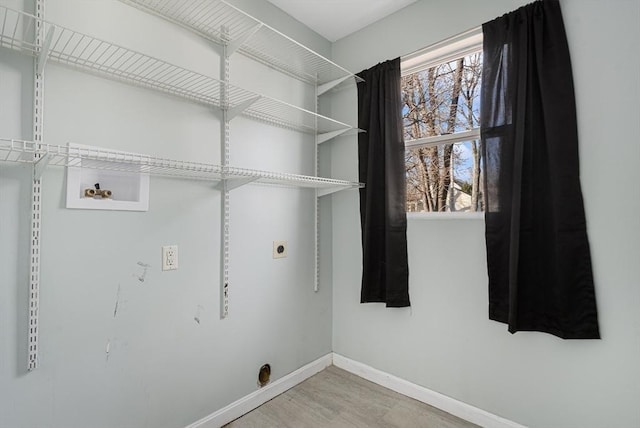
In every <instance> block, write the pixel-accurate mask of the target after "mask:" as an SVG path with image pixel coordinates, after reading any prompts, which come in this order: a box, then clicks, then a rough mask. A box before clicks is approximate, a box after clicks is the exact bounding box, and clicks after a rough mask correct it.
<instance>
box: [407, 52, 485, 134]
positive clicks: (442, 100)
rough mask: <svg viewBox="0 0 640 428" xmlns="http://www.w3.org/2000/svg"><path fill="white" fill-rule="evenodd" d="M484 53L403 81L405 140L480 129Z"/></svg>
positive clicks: (413, 75)
mask: <svg viewBox="0 0 640 428" xmlns="http://www.w3.org/2000/svg"><path fill="white" fill-rule="evenodd" d="M481 73H482V53H481V52H479V53H475V54H471V55H468V56H466V57H464V58H460V59H458V60H456V61H451V62H448V63H444V64H440V65H438V66H435V67H432V68H429V69H428V70H424V71H420V72H417V73H415V74H411V75H408V76H404V77H403V78H402V81H401V84H402V97H403V106H402V116H403V121H404V139H405V141H409V140H416V139H418V138H424V137H433V136H437V135H443V134H452V133H455V132H460V131H465V130H469V129H473V128H477V127H478V126H479V119H480V117H479V110H480V84H481Z"/></svg>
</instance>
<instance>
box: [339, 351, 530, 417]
mask: <svg viewBox="0 0 640 428" xmlns="http://www.w3.org/2000/svg"><path fill="white" fill-rule="evenodd" d="M333 365H335V366H336V367H339V368H341V369H343V370H346V371H348V372H350V373H353V374H355V375H356V376H360V377H361V378H364V379H367V380H369V381H371V382H373V383H377V384H378V385H381V386H384V387H385V388H388V389H391V390H393V391H396V392H398V393H400V394H402V395H406V396H407V397H411V398H413V399H415V400H418V401H421V402H423V403H425V404H429V405H430V406H433V407H436V408H438V409H440V410H443V411H445V412H447V413H450V414H452V415H454V416H457V417H459V418H461V419H464V420H466V421H469V422H471V423H474V424H476V425H480V426H481V427H485V428H527V427H525V426H524V425H520V424H518V423H516V422H513V421H510V420H508V419H505V418H502V417H500V416H497V415H494V414H493V413H489V412H487V411H485V410H482V409H479V408H477V407H474V406H472V405H470V404H467V403H463V402H462V401H458V400H456V399H454V398H451V397H448V396H446V395H443V394H440V393H439V392H436V391H432V390H430V389H428V388H425V387H423V386H420V385H416V384H414V383H411V382H409V381H406V380H404V379H401V378H399V377H396V376H394V375H391V374H389V373H385V372H383V371H381V370H378V369H375V368H373V367H371V366H368V365H366V364H362V363H359V362H357V361H354V360H352V359H350V358H347V357H344V356H342V355H340V354H336V353H334V354H333Z"/></svg>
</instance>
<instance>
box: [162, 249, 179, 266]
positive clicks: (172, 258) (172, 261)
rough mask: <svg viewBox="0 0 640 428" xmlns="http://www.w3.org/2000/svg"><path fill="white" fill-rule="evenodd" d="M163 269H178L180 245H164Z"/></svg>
mask: <svg viewBox="0 0 640 428" xmlns="http://www.w3.org/2000/svg"><path fill="white" fill-rule="evenodd" d="M162 270H178V246H177V245H165V246H163V247H162Z"/></svg>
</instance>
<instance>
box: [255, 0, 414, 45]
mask: <svg viewBox="0 0 640 428" xmlns="http://www.w3.org/2000/svg"><path fill="white" fill-rule="evenodd" d="M268 1H269V2H270V3H272V4H274V5H275V6H277V7H278V8H280V9H282V10H283V11H285V12H286V13H287V14H289V15H291V16H292V17H294V18H295V19H297V20H298V21H300V22H302V23H303V24H305V25H306V26H307V27H309V28H311V29H312V30H314V31H315V32H316V33H318V34H320V35H321V36H323V37H324V38H325V39H327V40H329V41H331V42H335V41H336V40H338V39H341V38H343V37H345V36H348V35H349V34H351V33H354V32H356V31H358V30H359V29H361V28H364V27H366V26H367V25H369V24H372V23H374V22H376V21H378V20H380V19H382V18H384V17H385V16H388V15H391V14H392V13H393V12H395V11H397V10H400V9H402V8H403V7H405V6H407V5H409V4H411V3H414V2H415V1H416V0H268Z"/></svg>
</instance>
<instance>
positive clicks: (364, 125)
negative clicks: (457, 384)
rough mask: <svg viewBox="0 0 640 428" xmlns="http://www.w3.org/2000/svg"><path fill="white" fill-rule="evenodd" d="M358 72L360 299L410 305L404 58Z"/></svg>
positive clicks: (364, 301)
mask: <svg viewBox="0 0 640 428" xmlns="http://www.w3.org/2000/svg"><path fill="white" fill-rule="evenodd" d="M358 76H360V77H361V78H363V79H364V82H359V83H358V127H359V128H360V129H363V130H364V131H365V132H361V133H360V134H358V162H359V179H360V181H361V182H362V183H364V184H365V187H364V188H363V189H360V224H361V229H362V293H361V300H360V301H361V303H366V302H385V303H386V305H387V307H404V306H409V305H410V303H409V285H408V282H409V267H408V264H407V214H406V212H405V192H406V188H405V172H404V142H403V139H402V115H401V106H402V98H401V96H400V58H397V59H394V60H390V61H387V62H384V63H381V64H378V65H376V66H374V67H371V68H370V69H368V70H364V71H361V72H360V73H358Z"/></svg>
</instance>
